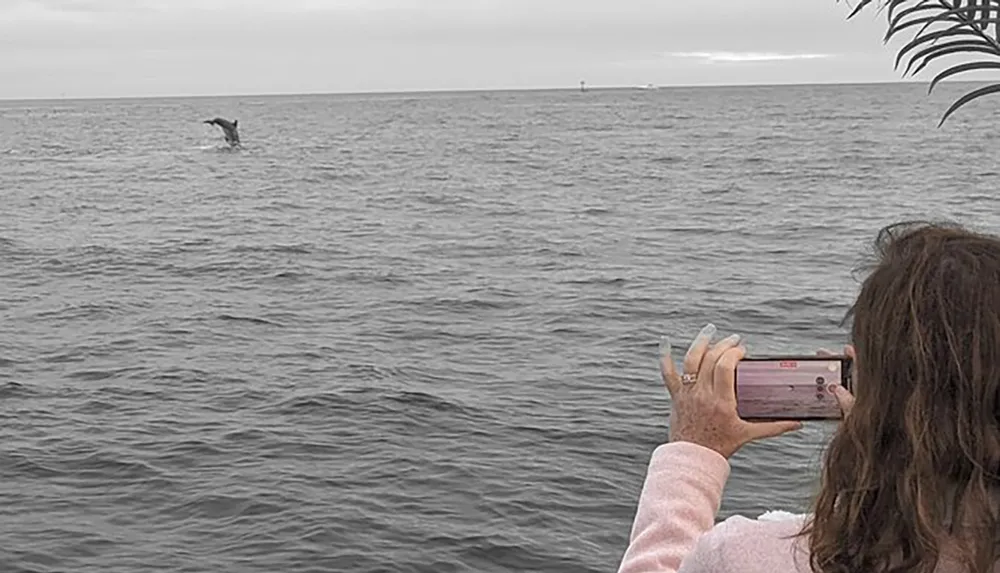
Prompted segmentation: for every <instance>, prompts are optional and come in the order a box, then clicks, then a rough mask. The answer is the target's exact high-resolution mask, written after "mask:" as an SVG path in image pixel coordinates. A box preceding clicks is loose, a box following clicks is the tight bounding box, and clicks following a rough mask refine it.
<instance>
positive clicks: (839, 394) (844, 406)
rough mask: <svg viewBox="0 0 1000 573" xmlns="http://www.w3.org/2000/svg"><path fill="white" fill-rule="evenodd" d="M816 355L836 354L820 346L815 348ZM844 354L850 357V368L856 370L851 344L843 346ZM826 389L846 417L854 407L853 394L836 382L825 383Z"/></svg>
mask: <svg viewBox="0 0 1000 573" xmlns="http://www.w3.org/2000/svg"><path fill="white" fill-rule="evenodd" d="M816 355H817V356H836V354H835V353H834V352H831V351H830V350H827V349H825V348H820V349H819V350H817V351H816ZM844 355H845V356H850V357H851V368H854V369H855V372H857V367H856V366H855V365H854V362H856V361H857V357H855V356H854V347H853V346H851V345H850V344H848V345H847V346H845V347H844ZM854 379H855V380H857V376H854ZM826 389H827V390H828V391H829V392H830V393H831V394H833V396H834V398H836V399H837V404H839V405H840V411H841V412H842V413H843V414H844V416H845V417H846V416H847V413H848V412H850V411H851V408H853V407H854V394H851V391H850V390H848V389H847V388H844V387H843V386H841V385H840V384H838V383H836V382H830V383H829V384H827V386H826Z"/></svg>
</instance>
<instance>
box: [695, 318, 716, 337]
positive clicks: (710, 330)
mask: <svg viewBox="0 0 1000 573" xmlns="http://www.w3.org/2000/svg"><path fill="white" fill-rule="evenodd" d="M713 334H715V325H714V324H712V323H711V322H710V323H708V324H707V325H705V328H702V329H701V332H699V333H698V337H699V338H700V337H705V338H711V337H712V335H713Z"/></svg>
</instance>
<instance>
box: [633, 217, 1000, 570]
mask: <svg viewBox="0 0 1000 573" xmlns="http://www.w3.org/2000/svg"><path fill="white" fill-rule="evenodd" d="M876 253H877V255H878V261H877V264H876V265H875V267H874V269H873V271H872V272H871V274H870V275H869V276H868V277H867V279H866V280H865V282H864V283H863V285H862V288H861V291H860V293H859V295H858V298H857V300H856V301H855V303H854V305H853V307H852V309H851V312H850V313H849V315H848V316H849V317H850V318H852V319H853V325H852V328H851V340H852V342H853V345H849V346H847V347H846V348H845V353H847V354H848V355H850V356H852V357H853V358H854V389H855V392H856V396H851V395H850V393H848V392H847V390H846V389H844V388H842V387H840V386H839V385H835V384H834V385H831V386H830V387H829V388H828V389H829V391H830V392H832V393H834V395H835V396H836V398H837V401H838V402H839V403H840V406H841V408H842V409H843V410H844V414H845V415H844V419H843V421H842V422H841V423H840V426H839V428H838V430H837V432H836V434H835V435H834V437H833V438H832V441H831V443H830V445H829V448H828V451H827V453H826V456H825V459H824V461H823V467H822V481H821V486H820V492H819V495H818V497H817V499H816V501H815V504H814V507H813V513H812V514H811V515H810V516H807V517H804V518H799V519H796V520H785V521H758V520H751V519H747V518H744V517H732V518H730V519H727V520H725V521H723V522H722V523H719V524H717V525H715V524H714V521H715V520H714V517H715V514H716V512H717V511H718V509H719V504H720V501H721V498H722V490H723V487H724V485H725V482H726V479H727V477H728V475H729V463H728V461H727V460H728V458H729V457H730V456H732V455H733V454H734V453H735V452H736V451H737V450H739V449H740V448H741V447H742V446H743V445H745V444H746V443H748V442H750V441H753V440H757V439H762V438H768V437H772V436H777V435H780V434H783V433H785V432H789V431H792V430H795V429H797V428H799V427H800V424H799V423H797V422H771V423H757V424H751V423H748V422H745V421H743V420H741V419H740V418H739V416H738V415H737V413H736V399H735V395H734V392H733V381H734V377H735V368H736V364H737V362H739V360H740V359H741V358H743V356H744V354H745V350H744V348H743V347H742V346H740V343H739V337H738V336H735V335H734V336H730V337H729V338H726V339H724V340H722V341H720V342H717V343H715V344H714V345H713V344H712V343H711V340H712V337H713V335H714V332H715V328H714V327H712V326H711V325H709V326H708V327H706V328H705V329H704V330H702V332H701V333H700V334H699V335H698V336H697V337H696V338H695V340H694V342H693V343H692V344H691V346H690V348H689V349H688V352H687V355H686V356H685V358H684V362H683V371H682V372H678V371H677V368H676V366H675V365H674V362H673V359H672V358H671V357H670V345H669V343H666V344H664V345H662V350H661V361H660V367H661V373H662V375H663V379H664V382H665V383H666V386H667V390H668V391H669V393H670V396H671V401H672V406H671V407H672V414H671V423H670V442H671V443H669V444H665V445H661V446H660V447H658V448H657V449H656V450H655V451H654V452H653V455H652V459H651V461H650V464H649V469H648V474H647V476H646V482H645V485H644V487H643V491H642V494H641V496H640V499H639V507H638V511H637V514H636V517H635V523H634V524H633V527H632V534H631V539H630V540H631V543H630V545H629V547H628V549H627V550H626V552H625V556H624V558H623V560H622V563H621V567H620V569H619V571H620V572H621V573H638V572H645V571H680V572H685V573H708V572H719V573H722V572H728V573H740V572H758V571H759V572H766V573H784V572H790V571H799V572H808V571H813V572H815V573H861V572H863V573H889V572H892V573H896V572H900V573H901V572H914V573H918V572H919V573H930V572H932V571H937V572H951V571H956V572H957V571H970V572H975V573H984V572H986V571H994V570H1000V567H997V568H996V569H994V567H995V563H996V561H997V559H998V551H997V548H998V541H1000V520H998V517H1000V512H998V506H1000V504H998V499H1000V239H997V238H995V237H992V236H988V235H982V234H977V233H972V232H969V231H966V230H963V229H962V228H961V227H958V226H951V225H934V224H922V223H903V224H899V225H893V226H890V227H887V228H885V229H883V230H882V231H881V232H880V233H879V236H878V239H877V240H876ZM821 352H825V351H821Z"/></svg>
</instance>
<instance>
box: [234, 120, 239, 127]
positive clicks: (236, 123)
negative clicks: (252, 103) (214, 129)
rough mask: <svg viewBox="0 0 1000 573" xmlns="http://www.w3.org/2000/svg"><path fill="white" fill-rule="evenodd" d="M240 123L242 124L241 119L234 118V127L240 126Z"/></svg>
mask: <svg viewBox="0 0 1000 573" xmlns="http://www.w3.org/2000/svg"><path fill="white" fill-rule="evenodd" d="M239 124H240V120H238V119H234V120H233V127H236V126H238V125H239Z"/></svg>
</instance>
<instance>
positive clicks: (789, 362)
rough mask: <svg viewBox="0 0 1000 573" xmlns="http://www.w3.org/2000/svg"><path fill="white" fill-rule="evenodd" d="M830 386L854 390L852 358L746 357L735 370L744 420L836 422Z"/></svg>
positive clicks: (837, 408) (837, 415)
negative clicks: (834, 384)
mask: <svg viewBox="0 0 1000 573" xmlns="http://www.w3.org/2000/svg"><path fill="white" fill-rule="evenodd" d="M831 382H838V383H840V384H841V385H842V386H844V387H845V388H847V389H848V390H852V387H851V359H850V357H848V356H770V357H757V358H751V357H747V358H744V359H743V360H741V361H740V362H739V364H737V366H736V410H737V412H738V413H739V415H740V417H741V418H743V419H744V420H836V419H839V418H840V417H841V411H840V406H839V405H837V399H836V398H835V397H834V395H833V394H832V393H830V391H829V390H828V389H827V385H829V384H830V383H831Z"/></svg>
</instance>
